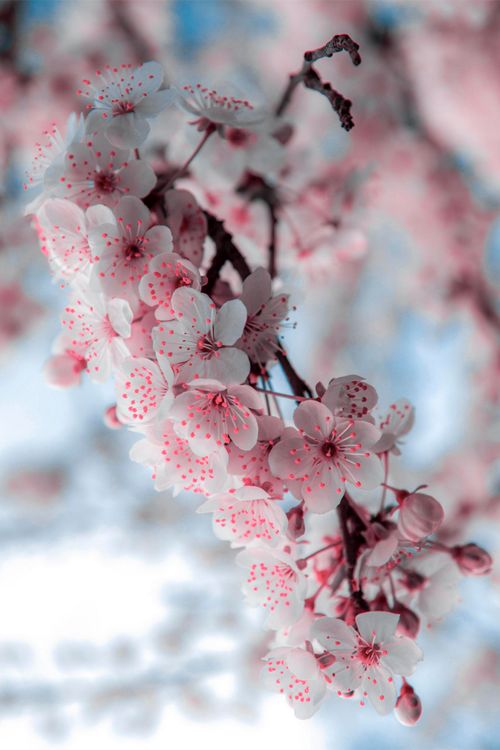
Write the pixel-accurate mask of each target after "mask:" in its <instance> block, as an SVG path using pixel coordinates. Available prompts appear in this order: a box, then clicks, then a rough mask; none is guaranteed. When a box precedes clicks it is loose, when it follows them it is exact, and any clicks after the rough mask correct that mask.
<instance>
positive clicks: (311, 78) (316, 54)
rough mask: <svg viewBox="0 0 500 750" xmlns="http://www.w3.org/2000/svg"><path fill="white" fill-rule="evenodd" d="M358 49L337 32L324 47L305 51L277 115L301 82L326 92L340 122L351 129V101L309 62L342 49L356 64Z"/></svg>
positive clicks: (280, 103) (357, 45) (279, 105)
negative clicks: (323, 77)
mask: <svg viewBox="0 0 500 750" xmlns="http://www.w3.org/2000/svg"><path fill="white" fill-rule="evenodd" d="M358 50H359V44H357V43H356V42H355V41H353V40H352V39H351V37H350V36H348V34H337V35H336V36H334V37H333V38H332V39H330V41H329V42H327V43H326V44H325V45H323V47H319V48H318V49H315V50H310V51H309V52H305V53H304V61H303V63H302V68H301V70H299V71H298V73H294V74H292V75H291V76H290V79H289V81H288V85H287V87H286V89H285V91H284V92H283V95H282V97H281V99H280V101H279V103H278V105H277V107H276V110H275V111H276V115H277V116H278V117H279V116H280V115H282V114H283V112H284V111H285V109H286V108H287V107H288V105H289V104H290V102H291V100H292V96H293V92H294V91H295V89H296V88H297V86H298V85H299V84H300V83H303V84H304V86H305V87H306V88H309V89H312V90H313V91H318V93H320V94H322V95H323V96H326V98H327V99H328V101H329V102H330V105H331V107H332V109H333V111H334V112H336V113H337V115H338V117H339V120H340V124H341V126H342V127H343V128H344V130H351V128H353V127H354V121H353V119H352V116H351V106H352V102H351V101H350V100H349V99H346V98H345V97H344V96H342V94H340V93H339V92H338V91H336V90H335V89H334V88H332V86H331V84H330V83H328V82H324V81H322V80H321V77H320V76H319V75H318V73H317V72H316V71H315V70H314V68H313V67H312V64H313V63H314V62H316V61H317V60H321V59H322V58H324V57H332V55H334V54H335V53H336V52H343V51H345V52H347V53H348V54H349V56H350V58H351V60H352V64H353V65H359V64H360V63H361V56H360V54H359V52H358Z"/></svg>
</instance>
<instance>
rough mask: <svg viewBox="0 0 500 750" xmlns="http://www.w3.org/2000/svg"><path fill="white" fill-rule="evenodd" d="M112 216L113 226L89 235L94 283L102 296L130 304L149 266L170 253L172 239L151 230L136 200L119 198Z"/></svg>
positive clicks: (145, 212)
mask: <svg viewBox="0 0 500 750" xmlns="http://www.w3.org/2000/svg"><path fill="white" fill-rule="evenodd" d="M114 214H115V217H116V220H115V223H114V224H102V225H100V226H99V227H95V228H94V229H92V230H91V231H90V233H89V241H90V246H91V248H92V252H93V254H94V260H95V266H94V274H95V280H96V281H98V283H99V285H100V286H101V288H102V289H103V291H104V292H105V293H106V294H108V295H111V296H117V297H124V298H125V299H127V300H129V301H130V302H132V303H134V302H136V301H137V295H138V292H137V287H138V284H139V281H140V280H141V279H142V277H143V276H144V275H145V274H146V273H148V271H149V262H150V261H151V260H152V259H153V258H154V257H155V256H156V255H160V254H161V253H164V252H169V251H170V250H171V249H172V235H171V233H170V229H168V227H165V226H153V227H152V226H151V214H150V213H149V211H148V209H147V208H146V206H145V205H144V204H143V203H142V202H141V201H140V200H139V199H138V198H133V197H132V196H130V197H126V198H122V199H121V201H120V202H119V203H118V205H117V206H116V208H115V209H114Z"/></svg>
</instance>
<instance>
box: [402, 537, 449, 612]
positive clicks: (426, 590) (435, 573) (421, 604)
mask: <svg viewBox="0 0 500 750" xmlns="http://www.w3.org/2000/svg"><path fill="white" fill-rule="evenodd" d="M396 579H397V580H398V584H399V587H400V589H399V592H398V598H399V599H400V600H401V601H402V602H403V603H404V604H408V605H409V606H411V607H412V608H413V609H415V608H417V609H418V611H419V612H420V613H421V614H422V615H423V616H424V618H425V619H426V620H427V621H428V622H430V623H432V622H435V621H437V620H441V619H442V618H443V617H444V616H445V615H447V614H448V613H449V612H450V611H451V610H452V609H453V607H454V606H455V605H456V603H457V602H458V599H459V594H458V590H457V585H458V582H459V580H460V572H459V569H458V567H457V566H456V565H455V563H454V561H453V560H452V558H451V557H450V555H449V554H448V553H446V552H435V551H426V552H424V553H423V554H422V555H420V556H419V557H418V558H416V559H414V560H412V561H411V563H408V564H407V565H406V566H405V567H403V568H401V569H398V571H397V573H396Z"/></svg>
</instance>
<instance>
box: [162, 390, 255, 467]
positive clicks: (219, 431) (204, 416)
mask: <svg viewBox="0 0 500 750" xmlns="http://www.w3.org/2000/svg"><path fill="white" fill-rule="evenodd" d="M190 385H191V387H190V388H188V390H186V391H185V392H184V393H181V394H180V395H179V396H177V397H176V399H175V401H174V403H173V405H172V408H171V411H170V417H171V418H172V419H173V420H175V421H176V422H177V432H178V434H179V435H181V436H182V437H185V438H187V439H189V444H190V446H191V448H192V450H193V451H194V452H195V453H196V454H197V455H200V456H205V455H207V454H208V453H209V452H210V451H212V450H217V449H219V448H220V447H222V446H224V445H226V444H227V443H229V441H232V442H233V443H234V444H235V445H236V446H238V447H239V448H241V449H243V450H250V449H251V448H253V446H254V445H255V443H256V441H257V421H256V418H255V414H254V412H256V411H259V410H260V408H261V402H260V398H259V395H258V394H257V393H256V392H255V391H254V389H253V388H251V387H250V386H248V385H230V386H225V385H223V384H222V383H219V382H217V381H216V380H201V379H200V380H197V381H194V382H193V383H191V384H190Z"/></svg>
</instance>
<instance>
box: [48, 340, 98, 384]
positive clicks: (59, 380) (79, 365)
mask: <svg viewBox="0 0 500 750" xmlns="http://www.w3.org/2000/svg"><path fill="white" fill-rule="evenodd" d="M52 352H53V354H52V356H51V357H49V359H48V360H47V362H46V363H45V365H44V367H43V375H44V377H45V380H46V382H47V383H48V384H49V385H50V386H52V387H53V388H72V387H73V386H75V385H78V384H79V383H80V381H81V377H82V372H85V370H86V369H87V360H86V358H85V355H86V352H87V344H86V341H83V340H76V339H75V338H74V336H72V335H71V334H69V333H68V332H67V331H62V332H61V333H60V334H59V336H58V337H57V338H56V340H55V341H54V344H53V346H52Z"/></svg>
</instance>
